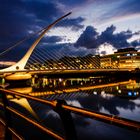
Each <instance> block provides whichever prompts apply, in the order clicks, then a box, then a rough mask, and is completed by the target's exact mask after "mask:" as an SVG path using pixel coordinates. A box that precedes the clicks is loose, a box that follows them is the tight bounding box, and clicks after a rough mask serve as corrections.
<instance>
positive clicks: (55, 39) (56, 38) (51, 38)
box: [42, 36, 63, 43]
mask: <svg viewBox="0 0 140 140" xmlns="http://www.w3.org/2000/svg"><path fill="white" fill-rule="evenodd" d="M62 40H63V38H62V37H60V36H47V37H45V38H44V39H43V40H42V41H44V42H46V43H57V42H60V41H62Z"/></svg>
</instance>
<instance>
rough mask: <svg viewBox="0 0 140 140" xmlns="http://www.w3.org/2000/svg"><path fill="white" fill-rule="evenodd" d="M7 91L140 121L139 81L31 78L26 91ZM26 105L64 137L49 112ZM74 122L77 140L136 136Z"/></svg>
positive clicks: (33, 104) (39, 106)
mask: <svg viewBox="0 0 140 140" xmlns="http://www.w3.org/2000/svg"><path fill="white" fill-rule="evenodd" d="M9 89H11V90H14V91H17V92H21V93H23V94H29V95H32V96H37V97H38V98H43V99H46V100H58V99H63V100H66V102H67V104H70V105H73V106H77V107H81V108H86V109H90V110H93V111H99V112H103V113H107V114H113V115H118V116H121V117H125V118H128V119H132V120H136V121H140V117H139V114H140V111H139V110H140V93H139V91H140V80H139V79H135V78H132V79H129V78H128V79H124V80H121V79H117V78H106V77H89V78H69V79H65V78H46V77H43V78H37V77H33V78H32V80H31V81H28V83H27V84H26V87H22V88H20V87H18V88H17V87H14V88H12V87H10V86H9ZM13 98H14V97H13ZM11 100H12V99H11ZM28 102H29V104H30V107H31V108H32V109H33V111H34V112H35V113H36V115H37V117H38V118H39V119H40V121H41V122H42V123H43V124H45V125H46V126H48V127H49V128H51V129H53V130H56V131H57V132H59V133H61V134H63V133H64V130H63V127H62V124H61V121H60V118H59V116H58V115H57V113H55V111H53V110H52V108H50V107H47V106H45V105H42V104H38V103H36V102H34V101H31V100H29V101H28ZM73 118H74V120H75V123H76V129H77V132H78V138H79V140H85V139H88V140H92V139H93V138H94V139H112V137H113V139H116V140H117V139H124V138H127V139H130V140H132V139H136V138H137V135H138V134H135V133H132V132H131V131H126V130H124V129H121V128H118V127H114V126H110V125H107V124H104V123H102V122H98V121H95V120H93V119H89V118H84V117H82V116H78V115H75V114H73ZM56 124H57V126H56ZM85 129H86V131H85ZM93 130H94V133H93ZM101 130H103V131H101ZM81 134H82V135H81Z"/></svg>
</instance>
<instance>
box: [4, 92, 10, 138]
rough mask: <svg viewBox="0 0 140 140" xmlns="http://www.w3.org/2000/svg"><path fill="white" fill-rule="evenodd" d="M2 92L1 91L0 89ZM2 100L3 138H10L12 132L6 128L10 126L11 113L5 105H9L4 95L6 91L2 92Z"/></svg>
mask: <svg viewBox="0 0 140 140" xmlns="http://www.w3.org/2000/svg"><path fill="white" fill-rule="evenodd" d="M1 92H3V91H1ZM2 102H3V104H4V113H5V119H6V127H5V140H12V134H11V132H10V130H9V129H8V127H11V125H12V124H11V113H10V112H9V111H8V110H7V108H6V107H7V106H9V104H8V99H7V97H6V93H5V92H3V93H2Z"/></svg>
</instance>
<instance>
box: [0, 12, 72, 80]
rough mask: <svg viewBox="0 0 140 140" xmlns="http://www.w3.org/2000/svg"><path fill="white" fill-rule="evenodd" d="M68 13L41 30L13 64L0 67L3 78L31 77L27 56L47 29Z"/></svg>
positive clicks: (18, 78)
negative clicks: (24, 52) (27, 68)
mask: <svg viewBox="0 0 140 140" xmlns="http://www.w3.org/2000/svg"><path fill="white" fill-rule="evenodd" d="M70 14H71V12H69V13H67V14H66V15H64V16H62V17H60V18H59V19H57V20H56V21H54V22H53V23H52V24H50V25H49V26H47V27H46V28H45V29H44V30H43V31H42V33H41V34H40V35H39V37H38V38H37V39H36V40H35V42H34V43H33V44H32V45H31V47H30V48H29V50H28V51H27V53H26V54H25V55H24V57H23V58H22V59H21V60H20V61H18V62H17V63H16V64H14V65H12V66H10V67H8V68H5V69H1V70H0V73H3V74H4V77H5V79H8V80H22V79H29V78H31V74H30V73H27V72H26V69H25V66H26V63H27V61H28V59H29V57H30V56H31V54H32V52H33V51H34V49H35V47H36V46H37V44H38V43H39V42H40V40H41V39H42V38H43V36H44V35H45V33H46V32H47V31H48V30H49V29H51V28H52V27H53V26H54V25H55V24H57V23H58V22H59V21H61V20H62V19H64V18H65V17H67V16H68V15H70ZM24 71H25V72H24ZM13 72H15V73H14V74H12V73H13Z"/></svg>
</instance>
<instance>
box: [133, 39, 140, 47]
mask: <svg viewBox="0 0 140 140" xmlns="http://www.w3.org/2000/svg"><path fill="white" fill-rule="evenodd" d="M131 45H132V46H134V47H139V46H140V40H135V41H133V42H131Z"/></svg>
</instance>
